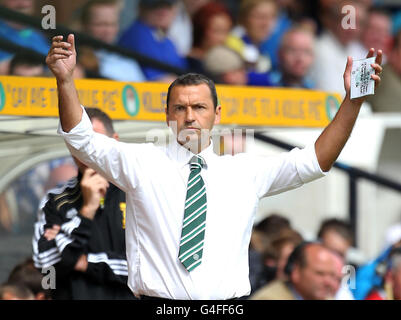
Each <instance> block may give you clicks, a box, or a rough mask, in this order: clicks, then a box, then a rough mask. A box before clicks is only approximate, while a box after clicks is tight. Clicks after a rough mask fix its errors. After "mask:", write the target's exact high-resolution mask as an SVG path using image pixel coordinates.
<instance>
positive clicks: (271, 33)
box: [0, 0, 401, 112]
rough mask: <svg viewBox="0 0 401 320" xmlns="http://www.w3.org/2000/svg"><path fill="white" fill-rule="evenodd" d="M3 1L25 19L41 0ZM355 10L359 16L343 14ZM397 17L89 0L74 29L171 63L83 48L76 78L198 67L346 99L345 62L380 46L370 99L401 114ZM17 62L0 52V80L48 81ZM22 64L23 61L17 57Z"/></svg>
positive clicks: (31, 37)
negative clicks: (378, 73)
mask: <svg viewBox="0 0 401 320" xmlns="http://www.w3.org/2000/svg"><path fill="white" fill-rule="evenodd" d="M1 4H2V5H3V6H5V7H8V8H10V9H12V10H16V11H19V12H21V13H24V14H28V15H32V14H34V12H35V10H34V9H35V0H25V1H19V0H2V2H1ZM350 4H351V5H352V8H353V10H351V11H349V12H348V11H344V10H343V8H344V7H345V8H346V6H347V5H350ZM132 7H134V8H132ZM126 10H132V11H134V12H130V16H131V17H134V19H133V21H131V24H127V23H126V22H125V23H124V24H123V23H122V22H121V21H122V19H121V17H122V16H123V15H125V16H126V15H127V14H128V13H127V12H126ZM399 12H401V11H400V10H399V8H398V10H397V7H392V8H388V7H384V6H382V5H380V1H374V0H357V1H352V2H350V1H348V0H340V1H327V0H314V1H299V0H298V1H297V0H285V1H284V0H242V1H229V0H225V1H224V0H215V1H212V0H201V1H194V0H146V1H144V0H138V1H134V2H133V6H132V4H131V5H129V6H128V4H127V1H122V0H89V1H82V6H80V7H79V8H78V9H76V10H75V11H74V12H73V14H72V17H71V19H70V20H71V23H70V25H67V26H68V27H71V28H72V29H73V30H75V31H77V32H82V33H85V34H86V35H89V36H91V37H93V38H95V39H97V40H101V41H103V42H105V43H106V44H108V45H115V46H119V47H121V48H124V49H128V50H130V51H131V52H133V53H135V54H137V55H139V56H144V57H147V58H151V59H154V60H156V61H159V62H162V63H164V64H167V65H169V66H171V67H173V69H170V70H169V71H166V70H163V69H158V68H157V67H155V66H152V65H151V64H150V65H149V64H148V63H146V62H145V63H144V62H143V61H142V60H141V59H140V58H139V61H135V59H133V58H132V57H127V56H124V55H122V54H120V53H117V52H113V51H109V50H106V49H99V48H89V47H87V46H86V45H85V44H81V45H80V46H79V48H78V49H79V55H78V57H79V61H78V62H79V63H78V66H79V67H78V68H77V72H76V77H77V78H85V77H89V78H92V77H96V78H106V79H113V80H121V81H133V82H142V81H159V82H171V81H172V80H173V79H174V78H175V77H176V76H177V74H178V73H180V72H185V71H191V72H198V73H204V74H207V75H209V76H210V77H212V78H213V79H214V80H215V81H216V82H217V83H223V84H230V85H254V86H276V87H297V88H305V89H318V90H325V91H329V92H339V93H341V94H344V92H345V91H344V88H343V82H342V73H343V71H344V65H345V62H346V60H347V56H352V57H353V58H354V59H361V58H363V57H364V56H365V55H366V53H367V51H368V49H369V48H372V47H374V48H376V49H382V50H383V51H384V55H385V57H384V62H385V71H386V72H384V74H385V75H384V79H383V82H382V85H381V87H380V89H379V90H378V91H379V92H378V93H377V94H376V95H375V96H374V97H372V98H371V99H370V101H369V103H370V105H371V109H372V111H374V112H381V111H391V112H398V111H400V107H399V106H398V105H397V104H396V103H394V102H395V101H398V100H399V99H398V96H397V94H398V93H399V92H401V90H397V89H398V88H400V87H401V71H400V66H399V64H400V63H399V61H401V59H399V52H398V51H399V47H400V45H399V43H400V41H399V39H400V29H401V28H400V23H399V20H400V18H399V17H400V13H399ZM347 14H348V15H351V16H347ZM353 14H354V16H352V15H353ZM77 17H79V19H78V18H77ZM0 36H1V37H2V38H4V39H6V40H8V41H11V42H14V43H15V44H17V45H19V46H22V47H26V48H29V49H32V50H34V51H36V52H38V53H40V54H46V53H47V51H48V49H49V38H48V34H45V33H44V32H41V31H39V30H33V29H31V28H29V27H26V26H23V25H21V24H17V23H15V22H13V21H6V20H2V21H0ZM0 50H4V48H2V49H0ZM29 57H32V61H27V60H28V59H26V58H29ZM13 59H14V58H13V53H10V52H6V51H0V74H18V75H24V74H26V75H27V76H32V75H39V74H40V75H48V71H47V70H46V68H45V67H44V66H40V67H39V65H40V62H39V64H38V62H37V60H38V59H37V58H36V57H34V56H32V55H25V62H24V63H25V68H24V69H23V72H22V73H21V72H20V71H18V73H15V70H14V68H13V64H12V62H13ZM16 60H17V62H19V63H21V62H20V61H21V57H19V54H17V57H16ZM14 64H15V62H14ZM34 66H35V67H36V69H35V70H31V69H33V67H34ZM28 67H29V68H28ZM174 68H176V69H174ZM172 70H176V71H177V72H176V73H174V72H172ZM390 92H391V94H389V93H390Z"/></svg>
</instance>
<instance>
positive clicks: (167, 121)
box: [164, 107, 170, 127]
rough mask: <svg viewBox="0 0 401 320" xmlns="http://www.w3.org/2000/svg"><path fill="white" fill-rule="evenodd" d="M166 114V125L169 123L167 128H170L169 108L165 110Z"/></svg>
mask: <svg viewBox="0 0 401 320" xmlns="http://www.w3.org/2000/svg"><path fill="white" fill-rule="evenodd" d="M164 113H165V114H166V123H167V127H169V126H170V125H169V117H168V109H167V107H165V108H164Z"/></svg>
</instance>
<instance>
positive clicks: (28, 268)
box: [7, 258, 51, 300]
mask: <svg viewBox="0 0 401 320" xmlns="http://www.w3.org/2000/svg"><path fill="white" fill-rule="evenodd" d="M42 280H43V274H41V273H40V272H39V270H38V269H36V268H35V266H34V264H33V260H32V259H31V258H29V259H27V260H25V261H24V262H22V263H20V264H18V265H16V266H15V267H14V269H13V270H12V271H11V273H10V275H9V277H8V281H7V283H8V284H15V285H22V286H25V287H27V288H28V289H29V290H30V291H32V293H33V295H34V297H35V300H48V299H51V294H50V289H44V288H43V286H42Z"/></svg>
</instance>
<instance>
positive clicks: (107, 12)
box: [85, 5, 120, 44]
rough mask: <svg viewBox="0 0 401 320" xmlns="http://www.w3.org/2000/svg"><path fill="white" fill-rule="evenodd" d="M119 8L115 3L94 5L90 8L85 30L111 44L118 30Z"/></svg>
mask: <svg viewBox="0 0 401 320" xmlns="http://www.w3.org/2000/svg"><path fill="white" fill-rule="evenodd" d="M119 17H120V10H119V8H118V6H116V5H96V6H94V7H92V8H91V9H90V19H89V21H88V22H87V24H86V26H85V27H86V30H87V32H88V33H89V34H90V35H91V36H93V37H94V38H96V39H100V40H103V41H104V42H106V43H109V44H112V43H113V42H114V41H115V39H116V38H117V34H118V31H119Z"/></svg>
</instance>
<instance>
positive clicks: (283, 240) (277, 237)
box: [263, 227, 304, 260]
mask: <svg viewBox="0 0 401 320" xmlns="http://www.w3.org/2000/svg"><path fill="white" fill-rule="evenodd" d="M303 241H304V240H303V238H302V236H301V234H300V233H299V232H298V231H296V230H294V229H291V228H287V227H285V228H284V229H281V230H280V231H279V232H278V233H277V234H274V235H273V236H272V237H271V239H270V241H269V242H270V244H269V246H267V248H266V250H265V251H264V252H263V256H264V258H265V259H267V258H270V259H274V260H277V259H278V258H279V256H280V251H281V250H282V248H283V246H284V245H286V244H292V245H293V246H294V248H296V247H297V246H298V245H299V244H300V243H302V242H303Z"/></svg>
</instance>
